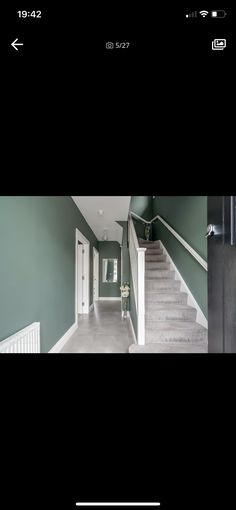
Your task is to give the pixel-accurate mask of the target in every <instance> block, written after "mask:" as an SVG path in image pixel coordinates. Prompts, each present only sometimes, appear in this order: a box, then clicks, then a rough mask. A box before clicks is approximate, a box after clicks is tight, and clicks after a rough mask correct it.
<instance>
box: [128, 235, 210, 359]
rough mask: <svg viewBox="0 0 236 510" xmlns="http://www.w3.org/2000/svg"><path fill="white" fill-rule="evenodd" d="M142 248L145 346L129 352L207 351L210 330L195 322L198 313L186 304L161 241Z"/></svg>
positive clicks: (148, 242)
mask: <svg viewBox="0 0 236 510" xmlns="http://www.w3.org/2000/svg"><path fill="white" fill-rule="evenodd" d="M139 245H140V247H142V248H146V252H145V308H146V312H145V345H143V346H142V345H137V344H133V345H131V346H130V348H129V352H131V353H144V352H147V353H158V352H173V353H185V352H186V353H187V352H189V353H191V352H192V353H205V352H207V351H208V342H207V329H206V328H204V327H203V326H201V325H200V324H198V323H197V322H196V316H197V310H196V309H195V308H193V307H192V306H189V305H188V304H187V299H188V295H187V293H185V292H181V290H180V285H181V282H180V280H177V279H175V276H176V273H175V271H173V270H172V269H171V267H170V263H169V262H167V260H166V255H164V253H163V250H162V249H161V247H160V243H159V241H154V242H152V241H143V240H139Z"/></svg>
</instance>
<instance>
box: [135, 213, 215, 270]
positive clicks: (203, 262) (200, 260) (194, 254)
mask: <svg viewBox="0 0 236 510" xmlns="http://www.w3.org/2000/svg"><path fill="white" fill-rule="evenodd" d="M130 215H131V217H132V216H133V217H134V218H135V219H138V220H141V221H142V222H144V223H147V224H149V225H151V224H152V223H153V222H154V221H156V220H159V221H160V222H161V223H162V224H163V225H164V226H165V227H166V228H167V229H168V230H169V232H171V234H172V235H173V236H174V237H175V238H176V239H177V240H178V241H179V242H180V243H181V244H182V246H184V248H185V249H186V250H187V251H188V252H189V253H190V254H191V255H192V257H194V258H195V260H197V262H198V263H199V264H200V265H201V266H202V267H203V268H204V269H205V271H207V270H208V264H207V262H206V260H204V259H203V258H202V257H201V255H199V253H198V252H197V251H196V250H194V248H192V246H190V244H189V243H187V241H185V239H184V238H183V237H182V236H180V235H179V234H178V232H176V230H175V229H174V228H172V227H171V226H170V225H169V223H167V221H165V220H164V219H163V218H162V216H160V215H159V214H157V215H156V216H155V217H154V218H152V220H151V221H147V220H145V219H144V218H142V217H141V216H139V215H138V214H136V213H134V212H132V211H130Z"/></svg>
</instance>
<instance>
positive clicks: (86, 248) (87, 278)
mask: <svg viewBox="0 0 236 510" xmlns="http://www.w3.org/2000/svg"><path fill="white" fill-rule="evenodd" d="M79 242H80V243H81V244H82V245H83V249H84V296H83V299H84V307H83V313H84V314H88V313H89V303H90V242H89V241H88V239H86V237H85V236H84V235H83V234H82V232H80V230H79V229H78V228H76V229H75V322H76V324H77V323H78V243H79Z"/></svg>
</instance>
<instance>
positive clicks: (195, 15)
mask: <svg viewBox="0 0 236 510" xmlns="http://www.w3.org/2000/svg"><path fill="white" fill-rule="evenodd" d="M186 18H197V11H193V12H190V14H186Z"/></svg>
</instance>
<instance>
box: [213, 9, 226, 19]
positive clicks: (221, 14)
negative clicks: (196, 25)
mask: <svg viewBox="0 0 236 510" xmlns="http://www.w3.org/2000/svg"><path fill="white" fill-rule="evenodd" d="M226 15H227V12H225V11H211V17H212V18H225V16H226Z"/></svg>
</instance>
